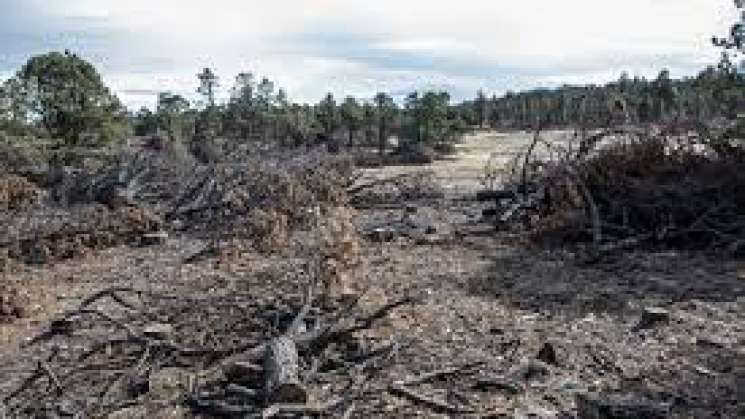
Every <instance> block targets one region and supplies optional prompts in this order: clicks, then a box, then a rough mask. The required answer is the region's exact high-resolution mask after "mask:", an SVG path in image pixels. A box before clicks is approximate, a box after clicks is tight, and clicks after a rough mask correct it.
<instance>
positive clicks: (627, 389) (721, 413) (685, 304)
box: [0, 133, 745, 418]
mask: <svg viewBox="0 0 745 419" xmlns="http://www.w3.org/2000/svg"><path fill="white" fill-rule="evenodd" d="M529 138H530V135H529V134H510V135H506V134H493V133H487V134H483V133H482V134H478V135H476V136H473V137H469V138H468V139H467V140H466V141H465V142H464V143H463V145H461V146H460V148H459V151H458V153H457V154H455V155H453V156H451V157H450V158H447V159H444V160H441V161H438V162H436V163H434V164H433V165H431V166H429V167H421V166H402V167H386V168H381V169H369V170H368V171H367V172H366V174H365V176H364V177H363V178H362V179H360V180H359V181H358V182H359V183H360V184H366V183H372V182H380V181H384V180H385V179H394V178H395V179H407V178H408V177H414V178H416V179H417V180H416V182H418V183H415V185H416V186H415V187H413V188H409V189H408V190H407V191H406V193H404V194H401V188H400V187H399V186H400V185H399V186H396V185H395V184H394V186H391V185H384V186H382V187H381V188H382V192H380V193H369V194H368V195H369V196H368V197H367V198H366V199H364V200H361V201H360V202H358V203H357V206H358V207H359V210H358V211H357V214H356V219H355V225H356V226H357V228H358V230H359V231H360V232H361V233H362V236H363V237H364V238H365V239H364V240H363V241H362V247H361V250H360V252H361V255H360V261H359V263H358V264H357V265H356V267H355V268H354V270H353V271H352V273H351V278H352V286H353V287H354V288H356V289H357V290H363V289H364V290H366V292H365V294H364V296H363V299H362V302H361V304H362V307H371V308H372V307H377V306H380V305H381V304H385V303H386V302H388V301H392V300H395V299H397V298H398V297H400V296H403V295H409V294H410V295H416V296H418V298H417V300H416V303H415V304H413V305H409V306H405V307H403V308H401V309H399V310H396V311H394V312H392V313H391V314H390V315H389V316H387V317H386V318H385V319H383V320H382V321H381V322H379V323H377V324H376V325H375V326H374V327H373V328H372V329H370V330H365V331H363V332H360V333H361V334H363V335H364V337H365V338H366V342H381V343H383V342H397V348H396V351H394V352H392V353H391V357H390V359H389V360H388V361H389V363H390V364H389V366H388V367H387V368H385V369H384V370H382V371H381V373H380V374H379V375H378V376H376V377H374V378H373V377H371V378H369V381H370V383H369V385H367V386H365V387H364V388H363V389H362V390H361V391H360V397H359V400H358V401H357V402H356V404H355V406H354V409H349V410H348V412H349V414H350V416H352V417H360V418H363V417H516V418H558V417H577V416H579V417H594V416H588V413H587V411H586V410H585V409H586V406H587V405H588V403H590V402H588V401H587V400H588V399H591V400H594V398H595V397H599V398H603V399H604V400H611V402H609V403H611V404H614V406H616V407H617V406H626V407H627V408H628V409H632V408H640V409H641V408H643V407H644V406H647V407H648V416H643V414H642V413H639V414H637V415H635V416H633V415H632V416H610V415H609V416H599V417H659V416H660V415H662V417H676V418H677V417H680V418H703V417H727V418H729V417H731V418H735V417H743V416H745V346H744V345H745V265H744V264H743V263H742V262H740V261H737V260H730V259H727V260H723V259H718V258H716V257H714V256H710V255H705V254H701V253H682V252H673V251H666V252H642V251H638V252H628V253H618V254H616V255H611V256H610V257H608V258H606V259H604V260H602V261H601V262H599V263H594V264H587V263H583V262H581V260H580V259H577V258H575V257H574V256H573V255H572V253H571V252H570V251H568V250H565V249H560V248H554V249H547V248H545V247H543V248H540V247H537V246H535V245H532V244H531V243H530V242H528V241H527V240H526V239H525V238H523V237H520V236H516V235H513V234H509V233H506V232H501V233H498V232H496V231H495V230H494V228H493V227H492V226H491V224H490V223H489V222H488V220H485V219H484V218H483V217H482V210H483V209H484V206H483V205H482V204H479V203H477V202H476V201H475V200H473V199H470V198H471V197H472V195H473V194H474V193H475V191H476V190H477V189H479V188H480V183H479V179H480V178H481V177H482V175H483V167H484V165H485V163H486V162H487V161H488V160H489V159H490V157H491V158H492V159H493V160H495V161H498V162H502V163H504V164H507V163H508V162H509V161H510V160H511V158H512V157H513V156H514V153H516V152H517V151H518V150H520V149H522V148H524V147H526V146H527V144H528V142H529ZM401 182H404V180H401V181H400V182H399V183H400V184H401ZM383 183H385V182H383ZM386 188H388V189H386ZM204 247H205V243H204V242H203V241H201V240H199V239H197V238H194V237H190V236H189V235H186V234H184V235H176V234H173V235H171V236H170V237H169V238H168V239H167V240H166V242H165V243H164V244H161V245H157V246H154V247H145V248H133V247H130V246H120V247H115V248H112V249H109V250H105V251H101V252H95V253H88V254H84V255H82V256H81V257H79V258H76V259H72V260H67V261H63V262H60V263H56V264H53V265H49V266H45V267H41V268H32V267H22V268H19V270H17V271H16V272H14V273H7V274H5V275H11V276H12V278H11V279H12V280H13V281H22V283H24V284H25V287H24V288H25V291H26V294H27V298H28V299H29V304H28V313H26V316H25V317H23V318H21V319H14V320H12V321H10V322H7V323H3V324H0V345H1V347H2V355H1V356H0V375H2V376H4V377H9V379H8V380H3V381H5V384H0V395H3V397H5V395H6V394H7V391H8V390H9V389H10V388H12V387H13V385H14V384H17V383H18V382H19V381H20V380H22V379H23V378H24V377H25V376H24V375H23V373H22V371H23V362H22V361H19V360H23V359H24V355H25V349H23V347H22V346H23V344H24V343H25V342H27V341H28V339H30V338H31V337H32V336H35V335H37V334H38V333H39V331H40V330H42V329H43V328H44V325H45V324H46V323H47V322H48V320H49V319H50V318H52V317H54V316H55V315H56V314H58V313H61V312H63V311H65V310H67V309H69V308H71V307H73V306H75V305H76V304H78V303H79V302H80V301H81V299H82V298H84V297H85V296H88V295H90V294H91V293H93V292H95V291H97V290H100V289H104V288H106V287H109V286H114V285H126V286H128V287H135V288H138V289H143V290H153V291H172V290H180V289H189V290H191V292H197V293H202V294H206V295H207V294H210V293H212V292H223V293H225V292H227V293H230V292H231V290H234V291H235V292H238V291H244V290H247V289H261V290H264V288H262V287H265V288H269V287H267V286H266V285H262V284H268V283H276V282H277V281H279V282H282V283H287V284H289V285H287V286H288V287H289V289H291V288H292V275H291V273H292V272H294V271H293V269H295V267H294V266H293V264H292V261H291V260H288V259H287V258H286V257H283V256H282V255H281V254H277V255H274V256H266V255H259V254H257V253H253V252H250V251H246V252H238V251H236V252H232V253H231V252H227V253H222V254H215V255H211V256H208V257H205V258H202V259H200V260H198V261H196V262H194V263H185V260H186V259H188V258H189V256H191V255H193V254H194V253H195V252H198V251H199V250H200V249H202V248H204ZM6 279H7V278H6ZM283 281H284V282H283ZM282 289H286V288H282ZM265 291H266V292H271V290H270V289H269V290H265ZM295 292H297V293H298V294H302V290H300V289H297V290H295ZM430 372H432V373H433V374H431V376H423V374H427V373H430ZM396 382H404V383H405V386H403V387H404V388H403V389H401V388H398V387H396V386H395V385H392V384H393V383H396ZM179 385H181V384H176V386H177V387H178V386H179ZM328 385H329V386H333V385H334V383H333V382H332V383H329V384H328ZM639 406H642V407H639ZM119 414H120V415H121V416H119V417H132V416H137V415H141V416H149V417H184V416H190V415H192V413H191V412H189V411H188V410H187V409H186V408H184V407H183V406H180V407H179V406H177V407H174V406H168V407H167V408H162V409H160V410H158V409H156V410H149V411H147V412H146V413H143V411H139V410H138V411H135V410H129V411H127V410H125V411H123V412H120V413H119ZM645 414H646V413H645ZM655 415H657V416H655Z"/></svg>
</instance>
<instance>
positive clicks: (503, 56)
mask: <svg viewBox="0 0 745 419" xmlns="http://www.w3.org/2000/svg"><path fill="white" fill-rule="evenodd" d="M735 17H736V10H735V8H734V6H733V2H732V0H563V1H557V0H519V1H507V0H458V1H452V0H450V1H441V0H366V1H363V0H271V1H251V0H211V1H192V0H157V1H154V0H127V1H123V0H0V78H6V77H9V76H11V75H12V74H13V73H14V72H15V71H16V70H17V69H18V68H20V66H22V65H23V63H24V62H25V61H26V60H27V59H28V58H29V57H30V56H32V55H35V54H41V53H45V52H48V51H52V50H60V51H61V50H64V49H70V50H72V51H74V52H76V53H78V54H79V55H81V56H82V57H84V58H86V59H88V60H89V61H91V62H93V63H94V64H95V65H96V67H97V68H98V69H99V71H100V72H101V74H102V75H103V77H104V80H105V81H106V83H107V84H108V85H109V86H110V87H111V88H112V90H113V91H114V92H115V93H116V94H117V95H118V96H119V98H120V99H121V100H122V101H123V102H124V103H125V104H126V105H127V106H129V107H131V108H137V107H140V106H151V107H152V106H153V105H154V104H155V102H156V97H157V93H158V92H161V91H171V92H175V93H180V94H183V95H186V96H187V97H190V98H192V97H194V96H195V90H196V86H197V78H196V74H197V73H198V72H199V71H200V69H202V68H204V67H207V66H208V67H211V68H213V69H215V71H216V73H217V74H218V75H219V76H220V84H221V95H222V97H226V96H227V94H228V91H229V88H230V86H231V85H232V82H233V79H234V77H235V75H236V74H238V73H239V72H252V73H254V74H256V75H258V76H259V77H262V76H266V77H269V78H270V79H272V80H274V81H275V82H276V83H277V84H278V85H279V86H282V87H284V88H285V89H286V90H287V91H288V93H289V96H290V98H291V99H293V100H295V101H300V102H316V101H318V100H319V99H321V98H322V97H323V96H324V95H325V93H327V92H332V93H334V95H335V96H338V97H342V96H346V95H354V96H358V97H363V98H364V97H371V96H373V95H374V93H375V92H378V91H385V92H389V93H391V94H393V95H394V96H401V95H404V94H405V93H407V92H409V91H413V90H421V89H443V90H447V91H449V92H450V93H451V95H452V97H453V98H454V99H456V100H461V99H466V98H471V97H473V96H475V93H476V91H477V90H479V89H483V90H485V91H486V92H487V93H489V94H497V95H501V94H503V93H505V91H507V90H513V91H519V90H524V89H530V88H536V87H556V86H558V85H561V84H565V83H567V84H579V83H582V84H584V83H601V82H606V81H609V80H613V79H616V78H618V76H619V75H620V74H621V72H623V71H626V72H628V73H629V74H631V75H632V76H633V75H639V76H646V77H654V76H655V75H656V74H657V73H658V72H659V70H660V69H662V68H667V69H669V70H670V71H671V74H672V75H673V76H676V77H682V76H686V75H694V74H695V73H696V72H697V71H698V70H700V69H702V68H703V67H705V66H706V65H708V64H712V63H715V62H716V61H717V59H718V56H719V54H720V52H719V51H717V49H716V48H714V47H712V46H711V37H712V35H721V34H725V33H726V32H727V30H728V27H729V25H730V24H731V23H732V22H733V21H734V20H735Z"/></svg>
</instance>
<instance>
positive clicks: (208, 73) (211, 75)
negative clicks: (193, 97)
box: [197, 67, 220, 108]
mask: <svg viewBox="0 0 745 419" xmlns="http://www.w3.org/2000/svg"><path fill="white" fill-rule="evenodd" d="M197 78H199V87H198V88H197V92H198V93H199V94H201V95H202V96H204V98H205V100H206V101H207V107H209V108H212V107H214V106H215V92H216V91H217V88H218V87H219V86H220V84H219V78H218V77H217V75H216V74H215V72H214V71H212V69H211V68H209V67H205V68H204V70H202V72H201V73H199V74H197Z"/></svg>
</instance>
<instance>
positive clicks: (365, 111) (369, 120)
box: [362, 102, 377, 145]
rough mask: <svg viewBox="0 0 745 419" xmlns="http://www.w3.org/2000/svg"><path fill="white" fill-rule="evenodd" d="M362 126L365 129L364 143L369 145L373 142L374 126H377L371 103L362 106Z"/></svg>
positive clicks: (373, 107)
mask: <svg viewBox="0 0 745 419" xmlns="http://www.w3.org/2000/svg"><path fill="white" fill-rule="evenodd" d="M362 115H363V125H364V127H365V143H366V145H371V144H372V143H373V141H374V140H375V126H376V125H377V118H376V116H375V106H373V105H372V104H371V103H367V102H365V104H364V105H362Z"/></svg>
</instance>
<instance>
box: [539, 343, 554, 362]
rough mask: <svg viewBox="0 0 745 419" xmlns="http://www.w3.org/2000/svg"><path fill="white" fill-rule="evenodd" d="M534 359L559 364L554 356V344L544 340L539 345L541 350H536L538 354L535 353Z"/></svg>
mask: <svg viewBox="0 0 745 419" xmlns="http://www.w3.org/2000/svg"><path fill="white" fill-rule="evenodd" d="M536 359H538V360H539V361H543V362H545V363H547V364H549V365H559V361H558V359H557V356H556V350H555V349H554V345H552V344H550V343H548V342H546V343H544V344H543V346H542V347H541V350H540V351H538V355H536Z"/></svg>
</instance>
